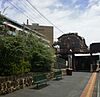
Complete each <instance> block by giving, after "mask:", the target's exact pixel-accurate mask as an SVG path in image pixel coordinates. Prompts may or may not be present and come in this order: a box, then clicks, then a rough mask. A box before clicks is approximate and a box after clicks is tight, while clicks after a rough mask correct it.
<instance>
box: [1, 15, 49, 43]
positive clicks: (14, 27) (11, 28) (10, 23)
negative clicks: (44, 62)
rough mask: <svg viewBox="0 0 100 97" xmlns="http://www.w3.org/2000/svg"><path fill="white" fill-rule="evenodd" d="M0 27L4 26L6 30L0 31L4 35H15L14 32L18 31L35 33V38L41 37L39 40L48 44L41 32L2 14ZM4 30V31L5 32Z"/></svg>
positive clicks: (17, 32)
mask: <svg viewBox="0 0 100 97" xmlns="http://www.w3.org/2000/svg"><path fill="white" fill-rule="evenodd" d="M0 19H1V20H0V22H1V23H0V28H2V29H3V28H4V29H6V30H7V31H2V32H1V31H0V35H5V34H8V35H16V34H19V33H23V32H25V33H27V34H29V33H31V34H33V35H35V36H36V37H37V38H41V40H42V41H43V42H44V43H45V44H47V45H50V41H49V40H47V39H46V38H45V36H44V35H43V34H41V33H39V32H38V31H36V30H33V29H31V28H29V27H27V26H25V25H21V24H19V23H17V22H16V21H14V20H12V19H10V18H8V17H6V16H3V15H0ZM5 32H6V33H5Z"/></svg>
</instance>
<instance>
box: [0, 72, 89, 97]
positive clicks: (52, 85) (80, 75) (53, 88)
mask: <svg viewBox="0 0 100 97" xmlns="http://www.w3.org/2000/svg"><path fill="white" fill-rule="evenodd" d="M90 75H91V73H87V72H73V75H72V76H64V77H63V79H62V80H59V81H49V82H48V84H49V85H48V86H46V87H44V88H42V89H39V90H36V89H33V88H32V87H29V88H25V89H21V90H18V91H15V92H13V93H10V94H7V95H4V96H0V97H80V95H81V93H82V91H83V90H84V88H85V85H86V84H87V82H88V80H89V78H90Z"/></svg>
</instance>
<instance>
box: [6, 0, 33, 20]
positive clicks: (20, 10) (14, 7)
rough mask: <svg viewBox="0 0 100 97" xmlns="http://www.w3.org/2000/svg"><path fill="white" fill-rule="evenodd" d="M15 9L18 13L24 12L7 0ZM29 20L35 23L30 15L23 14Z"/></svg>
mask: <svg viewBox="0 0 100 97" xmlns="http://www.w3.org/2000/svg"><path fill="white" fill-rule="evenodd" d="M7 1H8V2H9V3H10V4H11V5H12V6H13V7H14V8H16V9H17V10H18V11H20V12H22V13H23V11H22V9H21V8H18V7H16V6H15V5H14V4H13V3H12V2H10V1H9V0H7ZM23 14H24V15H25V16H26V17H27V18H28V19H30V20H31V21H32V22H35V21H34V20H33V19H31V18H30V17H29V16H28V15H26V14H25V13H23Z"/></svg>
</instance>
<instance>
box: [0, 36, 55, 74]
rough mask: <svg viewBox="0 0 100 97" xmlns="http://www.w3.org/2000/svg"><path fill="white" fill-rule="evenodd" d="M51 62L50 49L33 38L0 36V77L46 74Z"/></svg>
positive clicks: (51, 54)
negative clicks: (36, 73)
mask: <svg viewBox="0 0 100 97" xmlns="http://www.w3.org/2000/svg"><path fill="white" fill-rule="evenodd" d="M52 62H53V53H52V50H51V48H50V47H47V46H46V45H45V44H44V43H42V42H41V41H40V40H38V39H37V38H35V36H33V35H31V34H29V35H20V36H19V35H18V36H0V75H15V74H20V73H25V72H30V70H31V71H36V72H40V71H41V72H47V71H50V69H51V64H52Z"/></svg>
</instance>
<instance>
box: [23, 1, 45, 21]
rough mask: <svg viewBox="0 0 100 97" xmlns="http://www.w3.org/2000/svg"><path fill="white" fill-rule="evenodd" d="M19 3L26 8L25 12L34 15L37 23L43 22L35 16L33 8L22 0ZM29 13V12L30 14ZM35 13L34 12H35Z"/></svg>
mask: <svg viewBox="0 0 100 97" xmlns="http://www.w3.org/2000/svg"><path fill="white" fill-rule="evenodd" d="M21 4H22V5H23V7H25V8H27V9H28V10H29V12H27V13H28V14H29V15H30V16H31V17H34V19H35V20H36V21H37V22H38V23H40V22H41V23H44V21H42V20H40V18H37V16H36V14H37V13H36V12H35V11H33V9H32V8H31V7H30V6H29V5H28V4H27V3H26V2H25V1H24V2H21ZM30 13H31V14H30ZM35 13H36V14H35Z"/></svg>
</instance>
